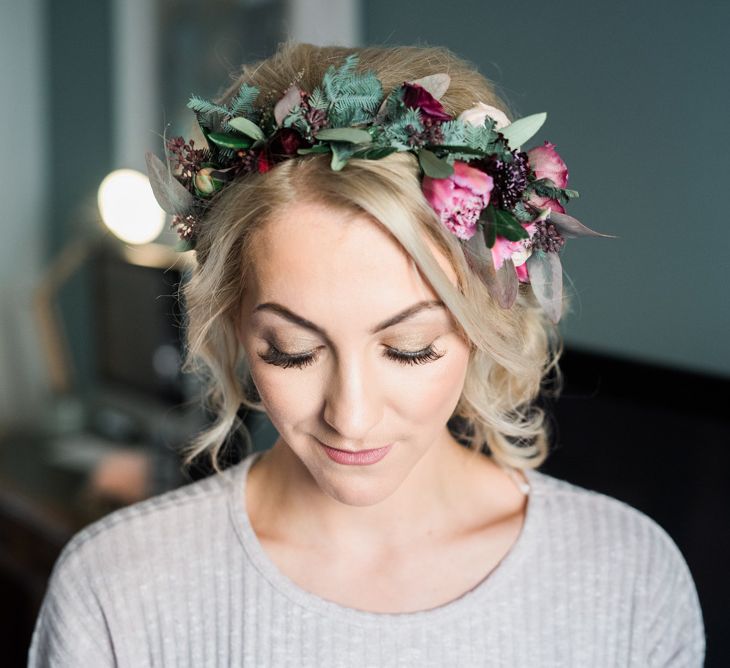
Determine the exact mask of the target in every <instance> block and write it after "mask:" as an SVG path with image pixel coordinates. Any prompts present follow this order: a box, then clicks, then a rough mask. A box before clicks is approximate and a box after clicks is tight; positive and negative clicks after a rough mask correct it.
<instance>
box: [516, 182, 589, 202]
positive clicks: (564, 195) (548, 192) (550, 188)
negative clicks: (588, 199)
mask: <svg viewBox="0 0 730 668" xmlns="http://www.w3.org/2000/svg"><path fill="white" fill-rule="evenodd" d="M527 190H532V191H533V192H534V193H535V194H536V195H539V196H540V197H548V198H550V199H554V200H557V201H558V202H561V203H562V204H566V203H567V202H568V201H569V200H571V199H574V198H576V197H578V192H577V191H575V190H568V189H566V188H558V187H557V186H556V185H555V183H554V182H553V181H552V180H551V179H537V180H535V181H532V182H531V183H529V184H528V185H527Z"/></svg>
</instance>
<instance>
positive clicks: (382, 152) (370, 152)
mask: <svg viewBox="0 0 730 668" xmlns="http://www.w3.org/2000/svg"><path fill="white" fill-rule="evenodd" d="M397 152H398V149H397V148H395V147H394V146H380V147H373V148H366V149H362V150H360V151H358V152H357V153H353V155H352V157H353V158H362V159H366V160H380V158H384V157H386V156H388V155H391V153H397Z"/></svg>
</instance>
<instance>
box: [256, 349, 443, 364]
mask: <svg viewBox="0 0 730 668" xmlns="http://www.w3.org/2000/svg"><path fill="white" fill-rule="evenodd" d="M444 354H445V353H442V352H438V351H437V350H436V349H435V348H434V347H433V344H431V345H429V346H427V347H426V348H423V349H422V350H415V351H405V350H398V349H397V348H391V347H390V346H385V352H384V353H383V355H384V357H386V358H388V359H391V360H393V361H395V362H398V363H399V364H405V365H412V364H425V363H427V362H435V361H436V360H437V359H440V358H441V357H443V356H444ZM317 356H318V351H313V352H311V353H300V354H297V355H290V354H288V353H284V352H282V351H281V350H279V349H278V348H276V346H274V345H272V344H271V343H269V349H268V350H267V351H266V352H265V353H259V357H260V358H261V359H262V360H263V361H264V362H266V363H267V364H273V365H275V366H280V367H282V368H284V369H288V368H290V367H296V368H299V369H302V368H304V367H306V366H309V365H310V364H313V363H314V362H315V361H316V359H317Z"/></svg>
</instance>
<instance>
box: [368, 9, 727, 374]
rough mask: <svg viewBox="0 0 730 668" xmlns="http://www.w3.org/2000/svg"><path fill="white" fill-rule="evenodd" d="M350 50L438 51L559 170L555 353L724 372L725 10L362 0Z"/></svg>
mask: <svg viewBox="0 0 730 668" xmlns="http://www.w3.org/2000/svg"><path fill="white" fill-rule="evenodd" d="M362 5H363V7H362V11H363V35H364V40H363V41H364V42H365V43H385V44H391V45H395V44H410V43H426V44H430V45H443V46H447V47H449V48H451V49H452V50H454V51H455V52H456V53H457V54H459V55H461V56H463V57H465V58H467V59H469V60H471V61H472V62H474V63H475V64H477V65H478V66H479V69H480V70H481V71H482V73H484V74H485V75H487V76H488V77H489V78H490V79H492V80H494V81H495V82H496V83H497V84H498V85H499V86H500V88H501V90H502V93H503V95H504V96H505V97H506V99H507V102H508V104H510V106H511V107H512V108H513V110H514V111H515V113H516V114H517V115H527V114H530V113H533V112H537V111H547V112H548V120H547V123H546V125H545V126H544V127H543V130H542V131H541V134H540V135H539V136H538V138H537V139H538V140H539V141H542V140H543V139H549V140H550V141H552V142H554V143H555V144H556V145H557V149H558V150H559V152H560V153H561V155H562V156H563V157H564V158H565V160H566V162H567V164H568V167H569V169H570V185H571V186H572V187H574V188H576V189H577V190H579V191H580V194H581V199H580V200H579V201H577V202H574V203H572V204H571V206H570V209H569V213H572V214H573V215H575V216H576V217H578V218H579V219H580V220H582V221H583V222H584V223H585V224H586V225H588V226H589V227H592V228H594V229H597V230H600V231H602V232H606V233H610V234H615V235H618V236H619V237H620V238H619V239H616V240H606V239H574V240H570V241H569V242H568V245H567V246H566V249H565V251H564V267H565V270H566V273H567V276H568V279H569V280H570V281H572V282H573V283H574V286H575V289H574V295H573V312H572V313H571V314H570V315H569V316H568V317H566V318H565V320H564V325H563V331H564V334H565V336H566V340H567V341H568V342H569V343H571V344H573V345H575V346H579V347H584V348H588V349H591V350H596V351H599V352H607V353H615V354H619V355H622V356H625V357H628V358H636V359H643V360H646V361H650V362H658V363H661V364H668V365H672V366H676V367H680V368H687V369H693V370H699V371H705V372H710V373H715V374H720V375H725V376H726V375H728V374H730V336H729V332H730V299H729V298H728V287H730V281H728V278H727V277H728V273H729V270H730V262H729V261H728V250H727V249H728V241H729V240H730V234H728V228H729V225H728V222H727V215H726V213H725V211H726V206H725V201H724V200H725V192H726V188H727V183H728V179H729V178H730V169H729V168H728V155H730V131H729V130H728V109H730V85H729V82H730V53H729V51H730V50H729V49H728V34H729V33H728V30H729V29H730V3H728V2H710V1H705V2H700V3H687V2H679V1H678V0H671V1H666V2H661V3H659V2H652V3H648V2H646V3H642V2H627V1H626V0H619V1H614V2H610V3H608V2H605V3H587V2H584V1H579V0H566V1H563V2H559V3H553V2H544V1H543V0H541V1H529V2H511V3H508V2H499V3H497V2H488V1H485V0H481V1H480V0H462V1H460V2H432V1H430V0H420V1H419V2H414V1H412V0H401V1H400V2H391V1H386V0H363V3H362Z"/></svg>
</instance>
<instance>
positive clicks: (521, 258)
mask: <svg viewBox="0 0 730 668" xmlns="http://www.w3.org/2000/svg"><path fill="white" fill-rule="evenodd" d="M522 227H524V228H525V230H526V231H527V233H528V234H529V235H530V239H531V238H532V235H533V234H535V230H536V229H537V227H536V225H535V223H526V224H525V223H523V224H522ZM530 239H520V240H519V241H510V240H509V239H506V238H505V237H502V236H499V235H498V236H497V238H496V240H495V242H494V246H492V261H493V262H494V268H495V269H497V270H499V269H500V268H501V267H502V265H503V264H504V261H505V260H512V263H513V264H514V266H515V272H516V273H517V278H518V279H519V280H520V282H521V283H529V282H530V278H529V276H528V275H527V264H526V263H527V258H528V257H530V255H531V254H532V248H531V246H530Z"/></svg>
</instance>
